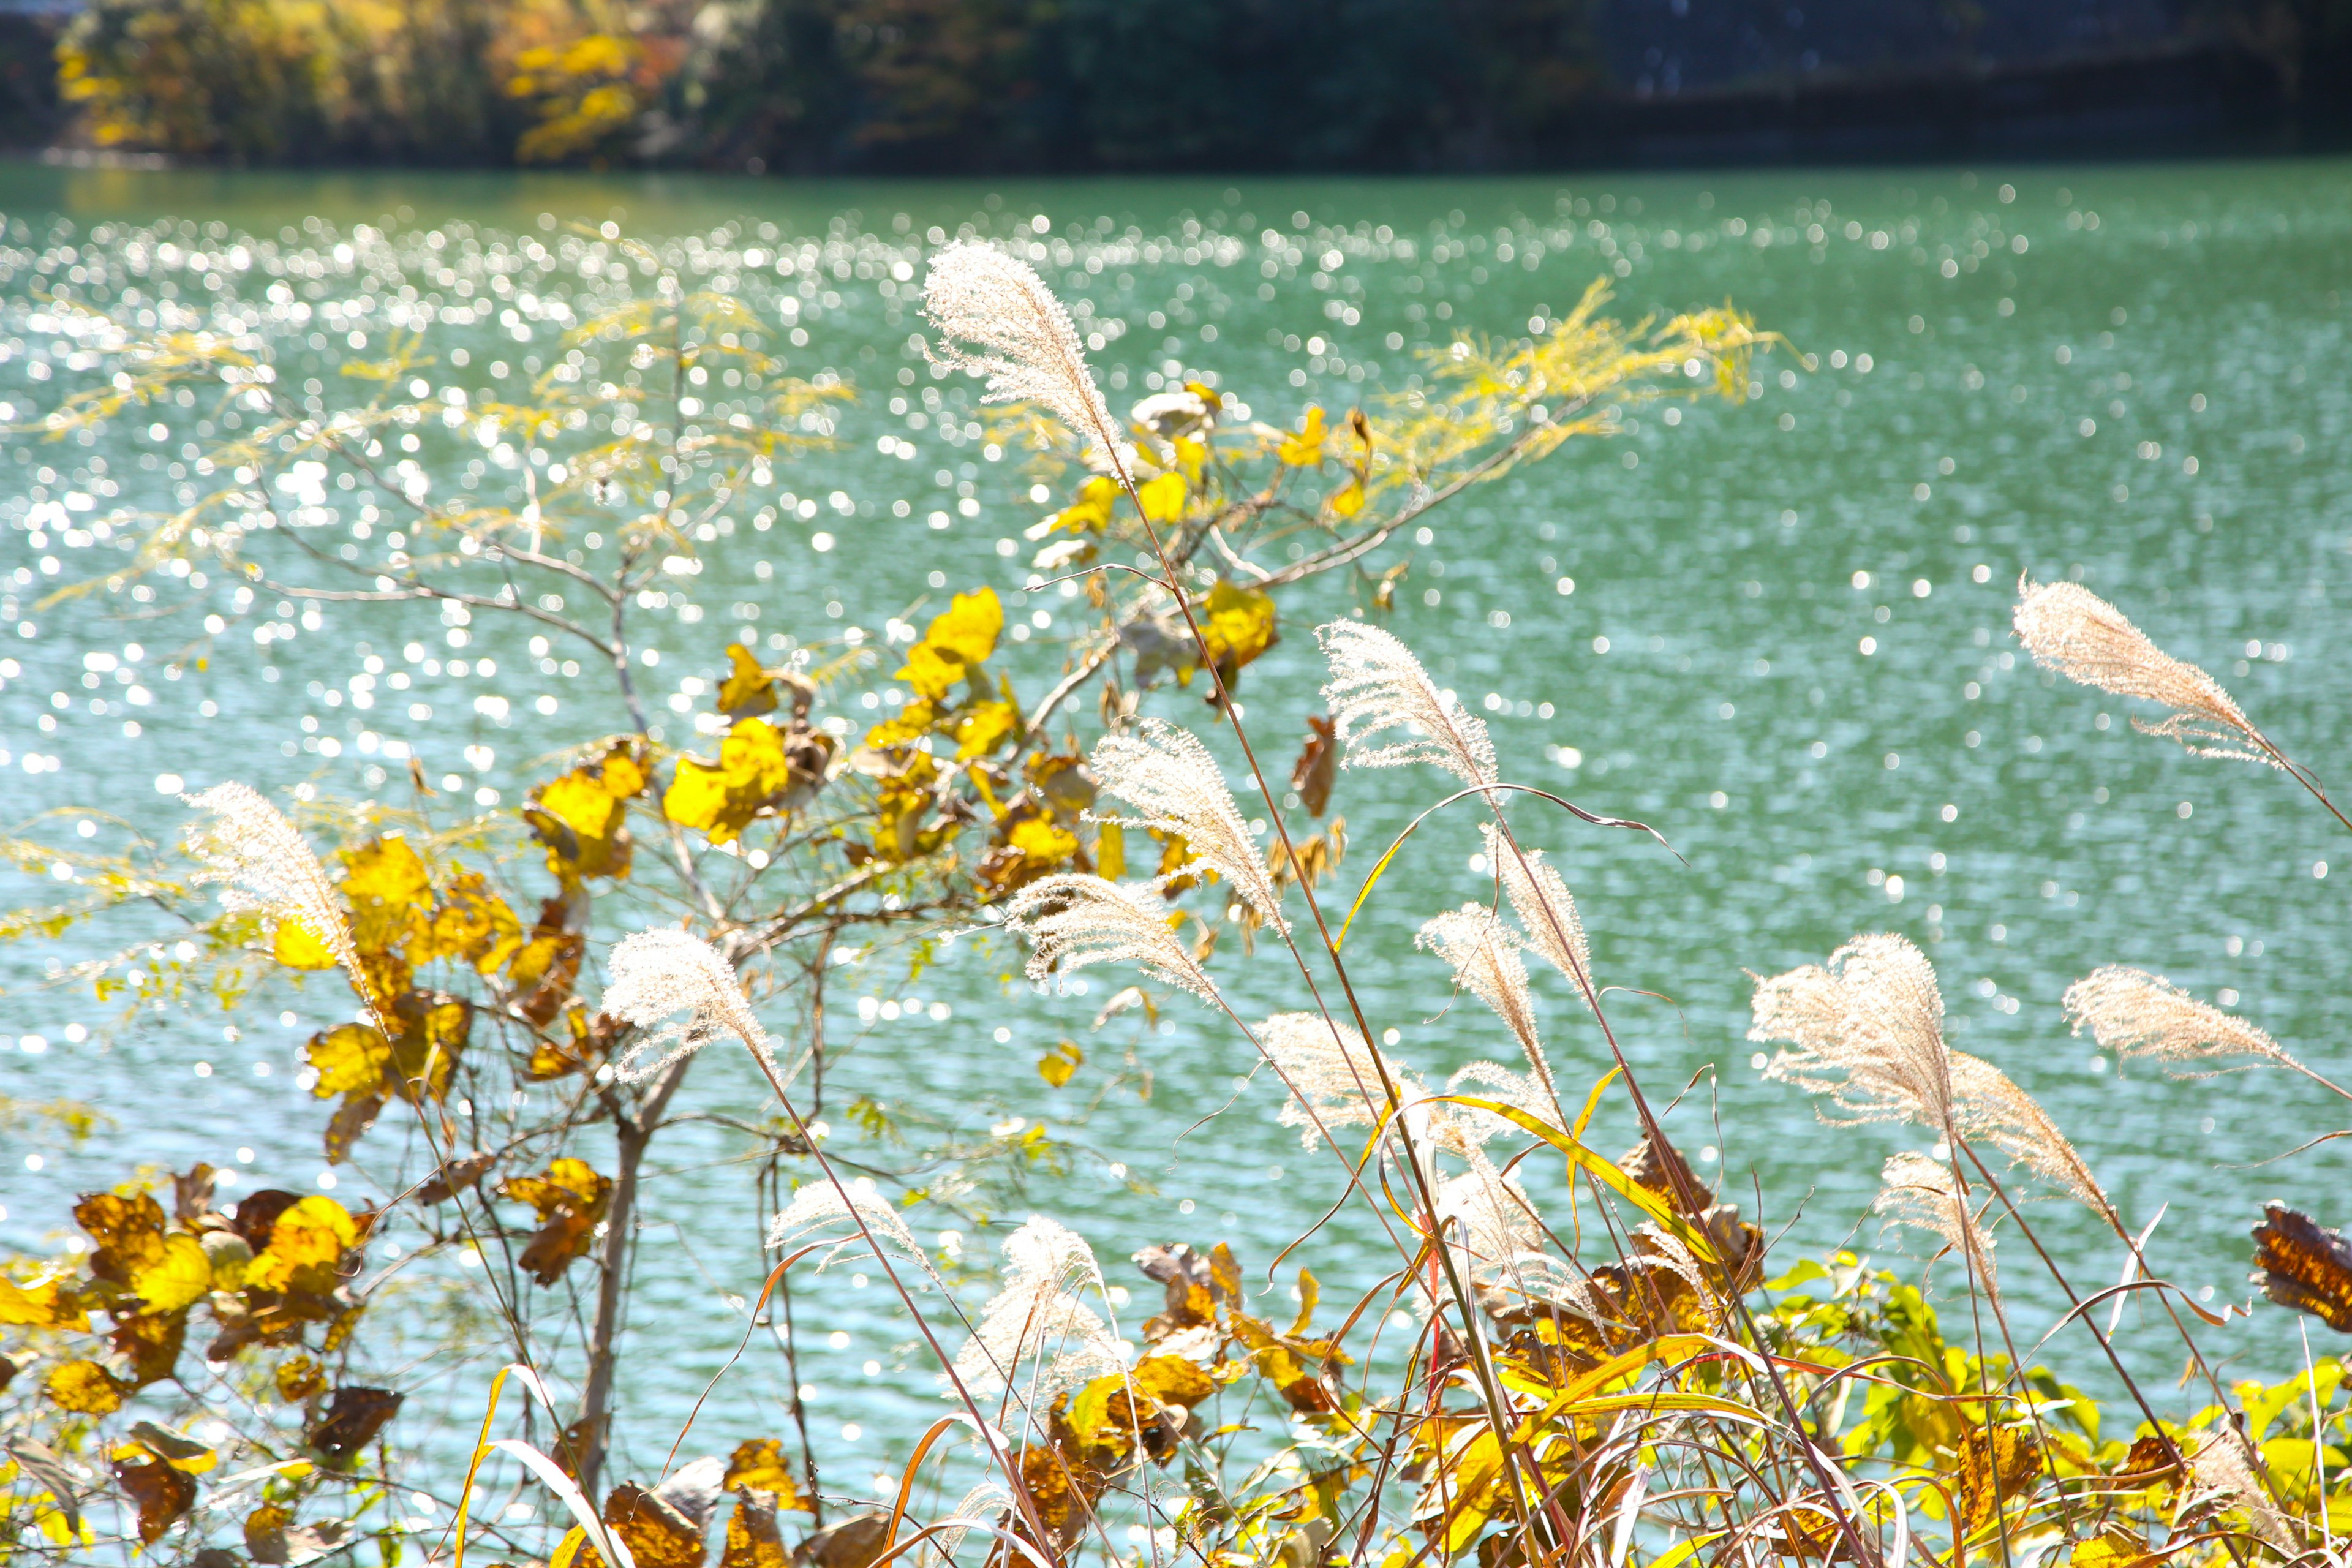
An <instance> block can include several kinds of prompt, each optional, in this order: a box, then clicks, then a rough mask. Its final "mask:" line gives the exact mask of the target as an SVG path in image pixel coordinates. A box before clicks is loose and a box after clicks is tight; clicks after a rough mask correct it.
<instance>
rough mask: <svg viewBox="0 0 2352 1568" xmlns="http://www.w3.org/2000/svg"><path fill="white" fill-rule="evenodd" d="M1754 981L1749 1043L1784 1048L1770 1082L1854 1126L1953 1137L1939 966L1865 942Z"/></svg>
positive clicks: (1909, 949) (1887, 941) (1902, 941)
mask: <svg viewBox="0 0 2352 1568" xmlns="http://www.w3.org/2000/svg"><path fill="white" fill-rule="evenodd" d="M1755 978H1756V994H1755V997H1754V1001H1753V1004H1752V1005H1753V1009H1754V1021H1753V1024H1752V1026H1750V1027H1749V1029H1748V1038H1749V1039H1751V1040H1754V1041H1756V1042H1757V1043H1759V1044H1760V1045H1771V1044H1777V1045H1780V1046H1782V1047H1787V1048H1784V1049H1782V1050H1781V1051H1780V1052H1779V1053H1778V1054H1777V1055H1776V1056H1775V1057H1774V1058H1772V1060H1771V1062H1770V1063H1769V1064H1768V1065H1767V1066H1766V1067H1765V1068H1764V1076H1765V1077H1766V1078H1767V1079H1775V1080H1777V1081H1780V1082H1784V1083H1792V1084H1795V1085H1796V1086H1797V1087H1798V1088H1800V1089H1805V1090H1807V1091H1808V1092H1810V1093H1813V1094H1818V1095H1822V1096H1823V1097H1825V1098H1826V1099H1828V1100H1830V1101H1831V1102H1832V1104H1834V1105H1836V1106H1837V1107H1838V1108H1839V1109H1840V1110H1843V1112H1844V1113H1845V1114H1844V1116H1843V1118H1840V1120H1843V1121H1857V1122H1859V1121H1916V1122H1917V1123H1918V1124H1919V1125H1921V1126H1923V1127H1926V1128H1927V1129H1929V1130H1930V1131H1936V1132H1943V1131H1948V1127H1947V1123H1948V1121H1949V1119H1950V1116H1951V1103H1952V1087H1951V1074H1950V1066H1949V1057H1950V1053H1949V1050H1948V1047H1946V1045H1945V1043H1944V999H1943V994H1942V992H1941V991H1940V990H1939V989H1937V984H1936V971H1935V967H1934V965H1932V964H1930V963H1928V962H1927V955H1926V954H1925V953H1923V952H1920V951H1919V950H1918V949H1917V948H1916V947H1914V946H1913V945H1912V944H1911V942H1909V941H1908V940H1906V938H1904V937H1900V936H1893V935H1874V936H1859V937H1856V938H1854V939H1853V941H1852V942H1847V943H1846V944H1845V945H1844V946H1843V947H1841V948H1839V949H1838V950H1837V951H1836V952H1833V953H1832V954H1831V955H1830V961H1829V963H1828V964H1827V965H1826V966H1823V965H1820V964H1811V963H1809V964H1804V965H1801V967H1799V968H1796V969H1792V970H1790V971H1789V972H1788V973H1785V974H1778V975H1774V976H1772V977H1771V978H1770V979H1765V978H1763V977H1761V976H1757V977H1755Z"/></svg>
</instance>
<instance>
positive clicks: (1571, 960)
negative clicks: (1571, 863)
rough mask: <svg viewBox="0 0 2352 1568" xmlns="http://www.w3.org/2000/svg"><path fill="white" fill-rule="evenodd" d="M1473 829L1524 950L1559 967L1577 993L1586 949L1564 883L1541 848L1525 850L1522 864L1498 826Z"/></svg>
mask: <svg viewBox="0 0 2352 1568" xmlns="http://www.w3.org/2000/svg"><path fill="white" fill-rule="evenodd" d="M1478 831H1479V832H1480V833H1482V834H1483V835H1485V836H1486V863H1487V864H1488V865H1490V866H1493V867H1494V868H1496V871H1497V873H1499V874H1500V876H1501V878H1502V880H1503V891H1504V892H1505V893H1506V894H1507V896H1508V897H1509V899H1510V900H1511V910H1512V912H1513V913H1515V914H1517V916H1518V917H1519V929H1520V930H1521V931H1522V932H1523V933H1524V934H1525V939H1526V942H1527V947H1528V951H1529V952H1533V953H1535V954H1536V955H1537V956H1538V957H1539V958H1541V959H1542V960H1543V961H1544V962H1545V963H1549V964H1550V965H1551V966H1552V967H1553V968H1554V969H1557V970H1559V973H1560V974H1561V975H1562V976H1563V977H1564V978H1566V979H1567V981H1568V983H1569V984H1570V985H1572V986H1575V987H1576V993H1577V995H1578V996H1580V997H1582V996H1583V995H1584V994H1585V991H1584V988H1585V987H1586V986H1587V985H1589V984H1594V982H1593V980H1592V948H1591V943H1590V942H1587V941H1586V940H1585V935H1584V917H1583V916H1582V915H1580V914H1579V913H1578V912H1577V909H1576V899H1575V896H1574V895H1572V894H1571V893H1570V892H1569V890H1568V884H1567V883H1566V882H1565V881H1563V880H1561V879H1560V875H1559V871H1558V870H1557V869H1555V868H1553V867H1552V866H1551V865H1549V863H1548V862H1546V861H1545V859H1544V858H1543V851H1542V850H1540V849H1530V850H1528V851H1527V852H1526V858H1525V861H1524V863H1523V862H1522V860H1521V858H1520V856H1519V854H1518V852H1517V851H1516V850H1514V849H1513V848H1512V847H1511V841H1510V839H1509V838H1508V837H1506V836H1505V835H1504V833H1503V830H1502V829H1501V827H1499V826H1496V824H1494V823H1491V822H1488V823H1482V824H1480V825H1479V829H1478Z"/></svg>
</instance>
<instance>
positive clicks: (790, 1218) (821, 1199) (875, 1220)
mask: <svg viewBox="0 0 2352 1568" xmlns="http://www.w3.org/2000/svg"><path fill="white" fill-rule="evenodd" d="M846 1190H847V1192H848V1197H847V1199H846V1201H845V1200H844V1198H843V1196H842V1192H841V1190H840V1189H836V1188H835V1185H834V1184H833V1183H831V1182H829V1181H820V1182H812V1183H810V1184H808V1185H807V1186H804V1187H803V1188H801V1189H800V1190H799V1191H798V1192H796V1193H794V1194H793V1201H792V1202H791V1203H789V1204H787V1205H784V1207H783V1208H782V1210H781V1211H779V1212H778V1214H777V1215H776V1216H775V1218H774V1219H772V1220H771V1221H770V1222H769V1225H768V1246H769V1247H772V1248H783V1247H796V1246H798V1245H800V1244H801V1243H803V1242H806V1241H810V1240H814V1239H819V1238H829V1239H830V1242H831V1245H830V1246H828V1247H825V1249H824V1255H823V1256H822V1257H820V1258H818V1259H817V1268H818V1270H819V1271H820V1272H822V1271H823V1270H824V1268H827V1267H829V1266H830V1265H831V1264H832V1263H833V1261H834V1260H835V1258H839V1257H840V1256H841V1255H842V1254H843V1253H844V1252H847V1251H851V1250H854V1249H859V1248H862V1247H865V1245H866V1234H867V1233H871V1234H872V1236H873V1237H874V1240H875V1242H876V1243H877V1244H878V1246H880V1247H887V1248H889V1249H891V1250H893V1251H896V1252H897V1253H898V1254H899V1255H900V1256H901V1257H904V1258H910V1259H912V1260H913V1261H914V1262H915V1263H917V1264H919V1265H920V1266H921V1268H922V1269H923V1272H924V1273H925V1274H927V1275H929V1277H930V1279H931V1282H932V1283H933V1284H940V1283H941V1282H940V1278H939V1273H938V1270H936V1269H935V1268H932V1267H931V1260H930V1255H929V1254H928V1253H926V1252H925V1251H924V1250H923V1244H922V1243H921V1242H919V1241H917V1240H916V1239H915V1233H914V1232H913V1231H911V1230H909V1229H908V1228H907V1222H906V1220H904V1219H903V1218H901V1217H900V1216H899V1214H898V1207H897V1205H893V1204H892V1203H891V1202H890V1200H889V1199H888V1198H887V1197H885V1196H883V1195H882V1194H881V1193H880V1192H878V1191H877V1190H876V1189H875V1188H874V1187H873V1186H872V1185H871V1184H870V1182H869V1179H868V1178H866V1177H863V1176H860V1177H858V1178H856V1180H854V1181H852V1182H850V1183H849V1184H848V1186H847V1189H846ZM860 1220H863V1221H864V1222H865V1229H864V1231H860V1230H859V1229H858V1228H857V1222H858V1221H860ZM875 1260H876V1261H877V1262H878V1263H882V1264H885V1265H887V1263H888V1261H889V1260H888V1258H885V1257H882V1256H879V1255H878V1254H877V1258H876V1259H875ZM941 1288H942V1289H944V1288H945V1287H944V1286H943V1285H942V1287H941Z"/></svg>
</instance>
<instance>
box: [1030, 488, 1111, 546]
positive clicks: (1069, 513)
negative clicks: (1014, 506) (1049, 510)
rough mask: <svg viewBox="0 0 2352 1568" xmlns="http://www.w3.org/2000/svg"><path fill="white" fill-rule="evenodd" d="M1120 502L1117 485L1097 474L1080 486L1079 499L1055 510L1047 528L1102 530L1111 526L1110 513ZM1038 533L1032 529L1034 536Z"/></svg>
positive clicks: (1075, 530)
mask: <svg viewBox="0 0 2352 1568" xmlns="http://www.w3.org/2000/svg"><path fill="white" fill-rule="evenodd" d="M1117 508H1118V485H1116V484H1114V483H1112V482H1111V480H1110V479H1107V478H1106V477H1104V476H1103V475H1101V474H1097V475H1096V476H1094V477H1093V478H1092V479H1088V480H1087V482H1086V483H1085V484H1083V485H1081V486H1080V487H1078V496H1077V499H1076V500H1074V501H1072V502H1071V503H1070V504H1069V505H1068V506H1066V507H1065V508H1063V509H1062V510H1060V511H1057V512H1055V514H1054V515H1053V517H1052V518H1051V519H1049V520H1048V521H1047V523H1046V527H1045V531H1047V532H1054V533H1099V532H1100V531H1102V530H1103V529H1104V528H1105V527H1107V526H1108V524H1109V522H1110V519H1111V513H1112V512H1113V511H1114V510H1117ZM1037 536H1038V531H1036V530H1032V531H1031V537H1033V538H1034V537H1037Z"/></svg>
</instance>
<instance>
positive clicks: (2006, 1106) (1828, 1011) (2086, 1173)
mask: <svg viewBox="0 0 2352 1568" xmlns="http://www.w3.org/2000/svg"><path fill="white" fill-rule="evenodd" d="M1754 1005H1755V1024H1754V1026H1753V1027H1752V1028H1750V1029H1749V1030H1748V1038H1749V1039H1751V1040H1756V1041H1759V1042H1761V1043H1779V1044H1781V1045H1784V1046H1792V1047H1795V1049H1793V1050H1782V1051H1780V1053H1779V1054H1778V1055H1776V1056H1775V1057H1774V1058H1772V1060H1771V1062H1770V1063H1769V1064H1768V1065H1767V1066H1766V1067H1765V1068H1764V1076H1765V1077H1766V1078H1768V1079H1777V1080H1779V1081H1780V1082H1784V1083H1793V1084H1795V1085H1796V1086H1797V1087H1798V1088H1800V1089H1806V1090H1809V1091H1811V1093H1814V1094H1819V1095H1822V1096H1825V1097H1827V1098H1828V1099H1829V1100H1831V1102H1832V1103H1833V1104H1835V1105H1836V1106H1838V1107H1839V1108H1840V1109H1841V1110H1844V1111H1845V1112H1846V1113H1847V1114H1846V1115H1845V1116H1843V1117H1842V1118H1833V1119H1832V1120H1837V1121H1845V1122H1847V1123H1849V1124H1851V1123H1856V1122H1864V1121H1910V1122H1915V1123H1916V1124H1917V1125H1919V1126H1921V1127H1924V1128H1926V1129H1927V1130H1928V1131H1931V1132H1935V1133H1937V1134H1938V1135H1940V1136H1944V1137H1951V1136H1953V1135H1955V1134H1957V1135H1958V1136H1959V1137H1962V1138H1966V1139H1969V1140H1971V1141H1974V1142H1987V1143H1990V1144H1991V1145H1993V1146H1994V1147H1995V1148H1997V1149H1999V1150H2000V1151H2001V1152H2003V1153H2005V1154H2007V1155H2008V1156H2009V1157H2010V1159H2011V1161H2013V1162H2015V1163H2019V1164H2022V1165H2024V1166H2026V1167H2028V1168H2029V1169H2031V1170H2032V1171H2033V1172H2034V1173H2035V1174H2037V1175H2040V1176H2042V1178H2044V1179H2045V1180H2047V1181H2049V1182H2051V1183H2052V1184H2054V1185H2056V1186H2058V1187H2059V1188H2061V1189H2063V1191H2064V1192H2065V1193H2066V1194H2068V1195H2069V1196H2071V1197H2074V1198H2075V1199H2078V1200H2079V1201H2081V1202H2082V1203H2083V1204H2084V1205H2087V1206H2088V1207H2090V1208H2091V1209H2092V1210H2093V1211H2094V1212H2095V1213H2097V1214H2099V1215H2102V1216H2104V1217H2105V1218H2106V1219H2107V1220H2108V1221H2109V1222H2110V1223H2113V1224H2119V1223H2120V1222H2119V1221H2118V1220H2117V1219H2116V1214H2115V1210H2114V1208H2113V1207H2112V1206H2111V1205H2109V1204H2108V1202H2107V1199H2106V1194H2105V1193H2103V1192H2102V1191H2101V1190H2100V1188H2099V1184H2098V1183H2097V1181H2095V1179H2094V1178H2093V1177H2092V1175H2091V1172H2090V1167H2089V1166H2087V1165H2086V1164H2084V1163H2083V1157H2082V1155H2081V1154H2079V1153H2077V1152H2075V1149H2074V1145H2073V1144H2072V1143H2069V1142H2067V1141H2066V1138H2065V1136H2064V1134H2063V1133H2061V1132H2060V1131H2058V1126H2057V1123H2055V1122H2053V1121H2051V1120H2050V1117H2049V1114H2048V1113H2047V1112H2045V1111H2044V1110H2042V1107H2041V1106H2040V1105H2039V1104H2037V1103H2035V1101H2034V1100H2033V1097H2032V1095H2029V1094H2027V1093H2026V1092H2025V1091H2024V1090H2023V1089H2020V1088H2018V1086H2017V1085H2016V1084H2015V1083H2014V1082H2012V1081H2011V1079H2010V1078H2009V1077H2008V1075H2007V1074H2005V1073H2003V1072H2002V1071H2001V1070H2000V1068H1996V1067H1994V1066H1993V1065H1992V1064H1991V1063H1990V1062H1988V1061H1985V1060H1983V1059H1982V1058H1978V1057H1972V1056H1969V1055H1968V1054H1967V1053H1966V1052H1963V1051H1955V1050H1952V1049H1951V1048H1949V1047H1948V1046H1947V1045H1946V1044H1945V1043H1944V1000H1943V994H1942V993H1941V992H1940V991H1939V990H1938V989H1937V985H1936V971H1935V966H1934V965H1932V964H1930V963H1928V962H1927V955H1926V954H1924V953H1922V952H1920V951H1919V950H1918V949H1917V948H1916V947H1914V946H1912V945H1911V943H1910V942H1908V941H1906V939H1904V938H1902V937H1899V936H1884V935H1881V936H1859V937H1856V938H1854V939H1853V941H1852V942H1847V943H1846V944H1845V945H1844V946H1843V947H1841V948H1839V949H1838V950H1837V952H1834V953H1832V954H1831V955H1830V962H1829V965H1828V967H1826V968H1823V967H1822V966H1820V965H1816V964H1810V963H1809V964H1806V965H1804V966H1802V967H1801V968H1798V969H1792V970H1790V971H1789V973H1786V974H1780V975H1775V976H1774V977H1772V978H1771V979H1769V980H1766V979H1761V978H1759V979H1758V980H1757V982H1756V997H1755V1004H1754Z"/></svg>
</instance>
